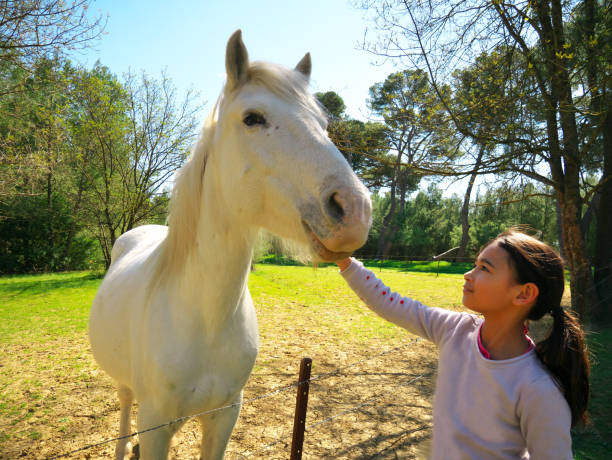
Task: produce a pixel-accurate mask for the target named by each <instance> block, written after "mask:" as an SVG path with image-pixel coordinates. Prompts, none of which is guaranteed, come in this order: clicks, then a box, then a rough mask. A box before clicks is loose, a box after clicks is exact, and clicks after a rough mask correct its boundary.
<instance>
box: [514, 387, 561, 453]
mask: <svg viewBox="0 0 612 460" xmlns="http://www.w3.org/2000/svg"><path fill="white" fill-rule="evenodd" d="M517 412H518V415H519V419H520V426H521V432H522V433H523V436H524V437H525V441H526V443H527V451H528V452H529V456H530V458H533V459H551V460H552V459H555V460H557V459H558V460H572V458H573V457H572V435H571V431H570V427H571V424H572V414H571V412H570V408H569V406H568V404H567V401H566V400H565V398H564V397H563V395H562V394H561V391H559V389H558V388H556V387H555V384H554V383H552V382H551V381H547V380H544V379H542V380H539V381H535V382H530V383H529V385H527V386H526V388H525V389H524V390H523V391H522V392H521V397H520V400H519V402H518V407H517Z"/></svg>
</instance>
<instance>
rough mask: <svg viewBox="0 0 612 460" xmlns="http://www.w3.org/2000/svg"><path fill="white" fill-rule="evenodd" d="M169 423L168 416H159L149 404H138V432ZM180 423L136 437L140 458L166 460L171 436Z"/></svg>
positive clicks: (144, 459)
mask: <svg viewBox="0 0 612 460" xmlns="http://www.w3.org/2000/svg"><path fill="white" fill-rule="evenodd" d="M169 421H170V416H168V415H167V414H161V413H160V412H159V411H157V410H156V409H155V407H154V405H153V404H152V403H150V402H143V403H140V406H139V408H138V431H139V432H142V431H146V430H149V429H150V428H154V427H156V426H159V425H164V424H166V423H168V422H169ZM180 427H181V423H178V422H177V423H172V424H170V425H166V426H162V427H161V428H157V429H154V430H150V431H146V432H145V433H141V434H139V435H138V444H139V445H140V458H142V459H143V460H167V458H168V453H169V451H170V442H171V441H172V436H174V433H176V432H177V431H178V429H179V428H180Z"/></svg>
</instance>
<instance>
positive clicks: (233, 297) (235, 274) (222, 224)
mask: <svg viewBox="0 0 612 460" xmlns="http://www.w3.org/2000/svg"><path fill="white" fill-rule="evenodd" d="M216 177H217V174H215V166H214V162H212V161H211V162H209V164H208V165H207V166H206V172H205V180H204V182H203V185H202V187H203V188H202V202H201V205H200V216H199V219H198V223H197V235H196V244H195V248H194V250H193V251H192V254H191V255H190V257H188V259H187V261H186V264H185V267H184V271H183V276H182V278H183V279H182V281H183V282H182V283H180V284H181V289H182V290H183V289H184V292H183V293H182V294H181V295H182V296H188V297H190V298H191V302H190V303H191V304H192V305H195V306H196V308H199V309H201V310H203V311H204V312H205V313H204V314H203V315H202V316H203V318H204V321H205V328H206V329H207V330H209V331H211V333H212V331H218V330H220V329H222V327H221V326H222V323H224V322H226V321H228V320H229V319H231V318H232V317H234V315H235V313H236V310H237V308H238V307H239V306H240V301H241V298H242V297H243V296H244V294H245V292H246V288H247V280H248V274H249V271H250V266H251V260H252V254H253V246H254V241H255V237H254V231H253V230H252V229H250V228H249V227H248V226H247V225H246V224H245V223H244V222H240V221H239V220H238V219H237V218H236V217H235V216H236V213H233V212H232V209H228V206H227V203H223V201H222V200H221V199H220V198H221V197H220V191H219V184H218V182H217V180H216Z"/></svg>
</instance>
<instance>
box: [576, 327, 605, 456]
mask: <svg viewBox="0 0 612 460" xmlns="http://www.w3.org/2000/svg"><path fill="white" fill-rule="evenodd" d="M588 342H589V348H590V352H591V366H592V367H591V400H590V403H589V413H590V417H591V424H590V426H588V427H587V428H583V429H580V428H579V429H575V430H574V433H573V441H574V453H575V455H574V458H575V459H577V460H598V459H607V458H610V452H612V386H610V382H611V381H612V352H611V350H612V329H605V330H600V331H597V332H592V333H591V334H589V337H588Z"/></svg>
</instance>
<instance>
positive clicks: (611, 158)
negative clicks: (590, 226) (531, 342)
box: [593, 113, 612, 321]
mask: <svg viewBox="0 0 612 460" xmlns="http://www.w3.org/2000/svg"><path fill="white" fill-rule="evenodd" d="M603 137H604V167H603V175H602V181H606V182H604V183H603V184H602V185H601V189H600V190H599V193H600V196H601V198H600V203H599V211H598V212H597V232H596V236H595V257H594V260H593V263H594V282H595V286H596V291H597V296H598V297H599V302H598V303H597V304H595V305H594V306H593V307H594V308H593V310H594V311H593V316H594V317H595V319H596V320H601V321H603V320H609V319H611V318H612V237H611V235H612V212H611V211H610V210H612V115H611V114H610V113H608V114H607V116H606V121H605V125H604V131H603Z"/></svg>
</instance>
